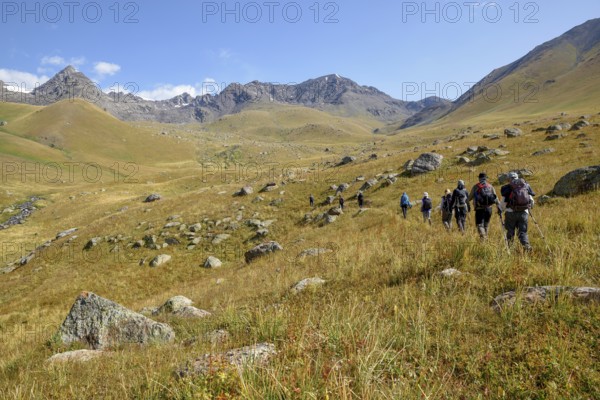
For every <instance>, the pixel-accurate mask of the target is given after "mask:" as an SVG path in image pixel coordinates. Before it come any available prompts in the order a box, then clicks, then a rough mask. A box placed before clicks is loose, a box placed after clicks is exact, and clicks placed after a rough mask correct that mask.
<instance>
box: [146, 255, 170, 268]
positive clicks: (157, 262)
mask: <svg viewBox="0 0 600 400" xmlns="http://www.w3.org/2000/svg"><path fill="white" fill-rule="evenodd" d="M170 260H171V256H170V255H168V254H161V255H158V256H156V257H154V258H153V259H152V261H150V266H151V267H152V268H156V267H160V266H161V265H163V264H165V263H167V262H169V261H170Z"/></svg>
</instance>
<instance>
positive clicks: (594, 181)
mask: <svg viewBox="0 0 600 400" xmlns="http://www.w3.org/2000/svg"><path fill="white" fill-rule="evenodd" d="M599 188H600V165H595V166H591V167H585V168H579V169H576V170H575V171H571V172H569V173H568V174H566V175H565V176H563V177H562V178H560V180H559V181H558V182H557V183H556V185H554V190H553V193H554V194H555V195H556V196H563V197H570V196H575V195H578V194H581V193H587V192H592V191H594V190H598V189H599Z"/></svg>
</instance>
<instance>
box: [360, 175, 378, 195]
mask: <svg viewBox="0 0 600 400" xmlns="http://www.w3.org/2000/svg"><path fill="white" fill-rule="evenodd" d="M375 185H377V179H374V178H373V179H369V180H368V181H366V182H365V183H364V184H363V185H362V186H361V187H360V190H361V191H363V192H364V191H365V190H369V189H371V188H372V187H373V186H375Z"/></svg>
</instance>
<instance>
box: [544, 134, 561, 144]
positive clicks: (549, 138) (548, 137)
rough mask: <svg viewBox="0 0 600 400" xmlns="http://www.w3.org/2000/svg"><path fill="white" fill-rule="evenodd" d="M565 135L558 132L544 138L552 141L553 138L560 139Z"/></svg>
mask: <svg viewBox="0 0 600 400" xmlns="http://www.w3.org/2000/svg"><path fill="white" fill-rule="evenodd" d="M564 137H565V135H563V134H562V133H561V134H557V135H548V136H546V139H544V140H545V141H547V142H548V141H551V140H558V139H562V138H564Z"/></svg>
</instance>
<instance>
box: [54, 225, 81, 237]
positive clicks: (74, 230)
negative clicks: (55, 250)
mask: <svg viewBox="0 0 600 400" xmlns="http://www.w3.org/2000/svg"><path fill="white" fill-rule="evenodd" d="M77 229H78V228H71V229H67V230H66V231H62V232H60V233H57V234H56V239H61V238H64V237H67V236H69V235H72V234H73V233H75V232H77Z"/></svg>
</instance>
